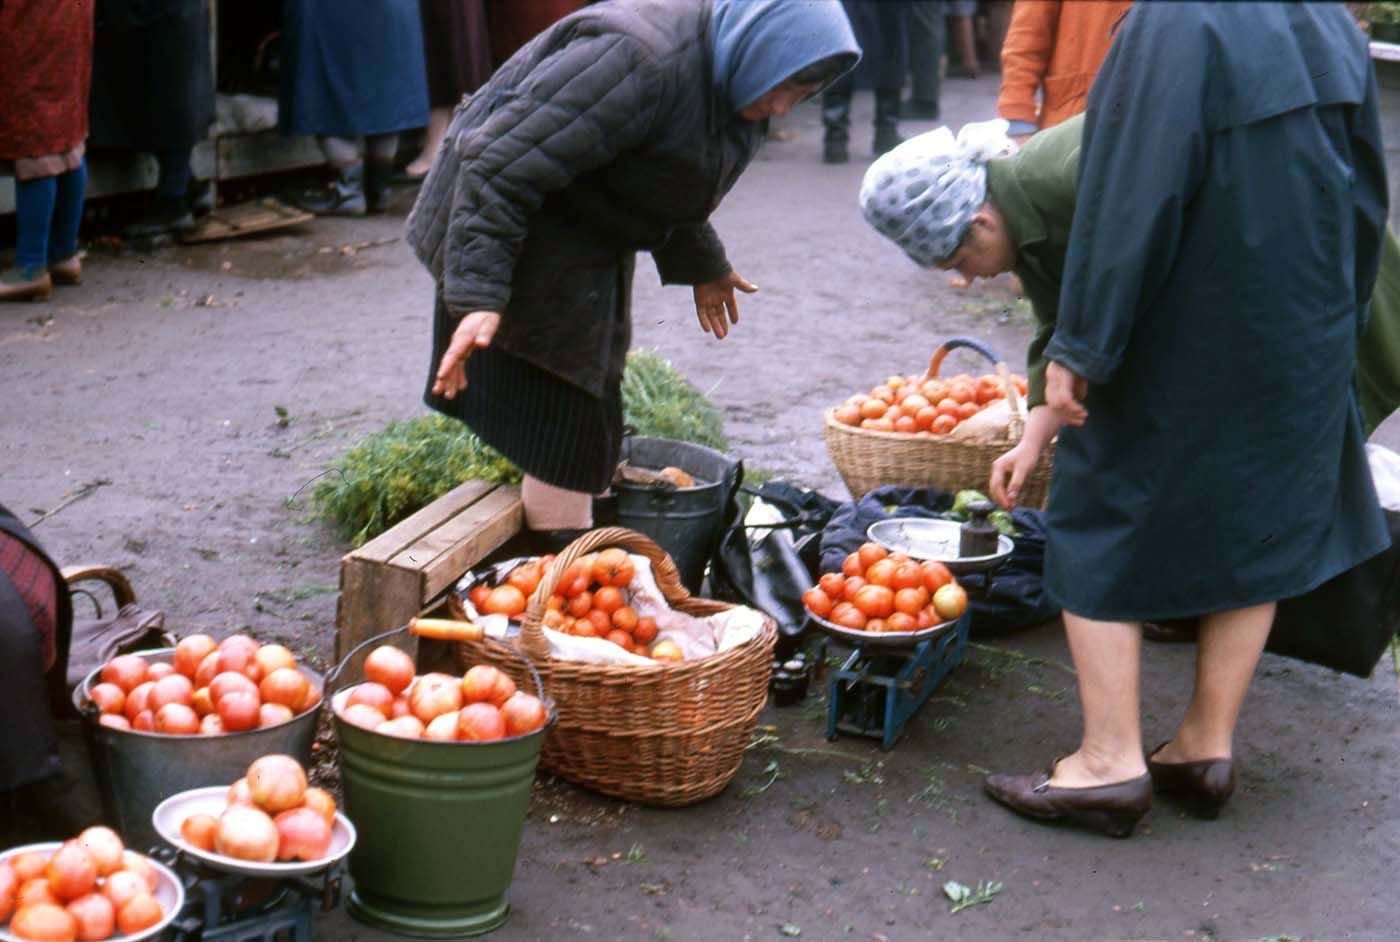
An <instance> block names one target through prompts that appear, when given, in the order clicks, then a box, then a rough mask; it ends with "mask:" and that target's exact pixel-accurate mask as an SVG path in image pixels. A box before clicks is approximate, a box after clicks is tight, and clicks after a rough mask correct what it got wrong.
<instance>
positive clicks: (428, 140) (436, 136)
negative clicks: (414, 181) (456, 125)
mask: <svg viewBox="0 0 1400 942" xmlns="http://www.w3.org/2000/svg"><path fill="white" fill-rule="evenodd" d="M451 122H452V109H451V108H434V109H432V110H431V111H429V112H428V129H427V130H426V131H425V132H424V135H423V150H422V151H420V152H419V154H418V156H417V157H415V158H414V159H413V162H412V163H411V164H409V165H408V166H407V167H405V168H404V172H405V173H407V174H408V175H409V176H410V177H421V176H423V175H424V174H426V173H427V172H428V171H429V170H431V169H433V161H434V160H436V159H437V154H438V150H440V149H441V148H442V142H443V139H444V138H446V137H447V126H448V125H449V124H450V123H451Z"/></svg>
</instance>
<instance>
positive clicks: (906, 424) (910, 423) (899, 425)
mask: <svg viewBox="0 0 1400 942" xmlns="http://www.w3.org/2000/svg"><path fill="white" fill-rule="evenodd" d="M894 430H895V431H896V432H902V433H904V434H905V435H913V434H914V433H915V432H917V431H918V430H919V426H918V425H917V424H916V423H915V422H914V419H913V417H912V416H908V415H901V416H900V417H899V418H897V419H895V420H894Z"/></svg>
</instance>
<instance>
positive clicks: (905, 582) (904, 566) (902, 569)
mask: <svg viewBox="0 0 1400 942" xmlns="http://www.w3.org/2000/svg"><path fill="white" fill-rule="evenodd" d="M923 582H924V577H923V573H921V572H919V564H918V563H916V562H913V561H912V560H906V561H905V562H902V563H900V564H899V565H898V566H896V567H895V570H894V578H893V579H892V580H891V582H890V588H892V589H894V590H895V591H896V592H898V591H899V590H900V589H912V588H914V587H915V586H917V585H923Z"/></svg>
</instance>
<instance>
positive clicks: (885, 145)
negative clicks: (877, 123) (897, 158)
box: [871, 128, 904, 157]
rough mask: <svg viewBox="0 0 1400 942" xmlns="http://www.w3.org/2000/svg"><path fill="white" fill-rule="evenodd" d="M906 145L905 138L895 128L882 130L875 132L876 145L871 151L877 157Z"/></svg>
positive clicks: (872, 146)
mask: <svg viewBox="0 0 1400 942" xmlns="http://www.w3.org/2000/svg"><path fill="white" fill-rule="evenodd" d="M903 143H904V136H903V135H902V134H900V133H899V132H898V131H896V130H895V129H893V128H880V129H879V130H877V131H876V132H875V143H874V144H873V145H871V150H873V151H874V152H875V156H876V157H879V156H880V155H881V154H884V153H888V152H889V151H892V150H894V149H895V148H896V147H898V146H899V145H900V144H903Z"/></svg>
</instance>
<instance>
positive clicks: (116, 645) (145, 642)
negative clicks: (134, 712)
mask: <svg viewBox="0 0 1400 942" xmlns="http://www.w3.org/2000/svg"><path fill="white" fill-rule="evenodd" d="M174 644H175V638H174V637H173V636H171V635H170V634H169V633H167V632H166V630H165V613H164V612H162V611H153V610H151V609H145V608H141V607H140V606H138V605H136V604H135V603H133V602H128V603H127V604H125V605H123V606H122V607H121V608H120V609H119V610H118V611H117V612H116V613H115V614H113V615H111V616H110V617H106V618H104V617H102V614H101V612H100V611H99V613H98V615H97V617H96V618H74V619H73V642H72V644H71V645H70V646H69V649H68V672H67V677H68V689H69V690H70V691H71V690H73V689H75V688H76V687H77V686H78V685H79V684H81V683H82V682H83V678H84V677H86V676H87V675H88V674H90V673H92V672H93V671H95V670H97V668H99V667H101V666H102V665H103V664H106V663H107V662H108V661H110V660H111V659H112V658H114V657H116V656H117V655H118V654H132V653H134V652H137V651H146V650H149V649H151V648H163V647H173V646H174Z"/></svg>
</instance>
